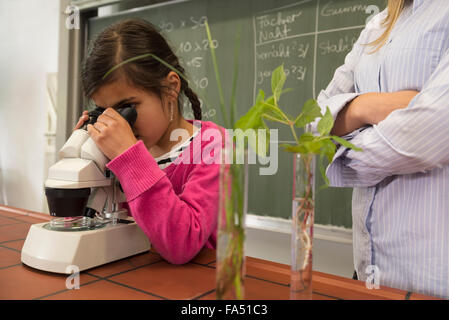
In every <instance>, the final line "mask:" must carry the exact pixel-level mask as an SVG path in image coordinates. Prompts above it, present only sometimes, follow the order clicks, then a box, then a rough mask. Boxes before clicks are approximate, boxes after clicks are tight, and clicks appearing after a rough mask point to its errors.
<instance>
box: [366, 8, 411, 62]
mask: <svg viewBox="0 0 449 320" xmlns="http://www.w3.org/2000/svg"><path fill="white" fill-rule="evenodd" d="M406 1H408V0H388V15H387V16H386V17H385V19H384V21H382V25H383V26H385V27H386V28H385V31H384V33H382V35H381V36H380V37H379V38H378V39H376V40H374V41H372V42H370V43H368V44H367V45H368V46H371V47H374V50H373V51H372V52H371V53H374V52H376V51H377V50H379V49H380V48H382V47H383V45H384V44H385V42H386V41H387V40H388V37H389V35H390V33H391V30H393V27H394V25H395V24H396V21H397V20H398V18H399V16H400V15H401V12H402V10H403V9H404V4H405V2H406Z"/></svg>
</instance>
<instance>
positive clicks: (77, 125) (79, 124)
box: [73, 111, 89, 130]
mask: <svg viewBox="0 0 449 320" xmlns="http://www.w3.org/2000/svg"><path fill="white" fill-rule="evenodd" d="M87 120H89V115H88V112H87V111H84V112H83V115H82V116H81V117H80V118H79V120H78V123H77V124H76V126H75V129H73V130H77V129H79V128H81V127H82V126H83V124H84V122H85V121H87Z"/></svg>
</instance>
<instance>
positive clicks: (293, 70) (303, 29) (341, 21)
mask: <svg viewBox="0 0 449 320" xmlns="http://www.w3.org/2000/svg"><path fill="white" fill-rule="evenodd" d="M384 8H385V1H384V0H338V1H336V0H335V1H332V0H306V1H299V2H297V1H296V2H295V1H291V0H244V1H242V0H226V1H223V0H190V1H175V2H167V3H163V4H159V5H153V6H148V7H142V8H139V9H137V10H136V9H134V10H129V11H123V12H120V13H118V14H114V15H111V16H107V17H96V18H91V19H90V20H89V21H88V27H89V33H88V40H92V39H93V38H94V37H95V35H96V34H98V33H99V32H100V31H101V30H102V29H103V28H104V27H106V26H108V25H110V24H112V23H114V22H116V21H119V20H121V19H124V18H130V17H139V18H144V19H146V20H148V21H150V22H151V23H153V24H154V25H156V26H158V27H159V28H160V29H161V31H162V32H163V34H164V36H165V37H166V38H167V39H168V40H169V42H170V44H171V46H172V47H173V49H174V51H175V52H176V54H177V55H178V57H180V58H181V61H182V63H183V65H184V67H185V68H186V72H187V75H188V77H189V78H190V80H191V82H192V83H193V87H196V89H195V90H196V91H198V92H199V93H201V94H202V95H203V96H205V97H206V99H205V100H203V106H202V108H203V120H210V121H214V122H216V123H218V124H220V125H223V120H222V118H221V114H220V111H219V110H220V109H219V105H218V101H219V98H218V91H217V85H216V81H215V76H214V71H213V66H212V61H211V59H210V51H209V43H208V41H207V35H206V30H205V27H204V22H205V21H206V20H207V21H208V23H209V25H210V28H211V32H212V36H213V45H214V47H215V48H216V52H217V58H218V65H219V68H220V70H221V81H222V84H223V87H224V94H225V97H226V98H227V101H226V102H227V103H229V98H228V97H230V94H231V88H232V77H233V66H234V48H235V39H236V34H237V33H238V31H239V30H241V31H240V32H241V33H240V34H241V36H240V37H241V40H240V57H239V78H238V89H237V108H238V116H241V115H243V114H244V113H245V112H246V111H247V110H248V109H249V108H250V107H251V106H252V105H253V103H254V101H255V97H256V95H257V92H258V91H259V89H263V90H265V92H270V77H271V71H272V70H274V69H275V68H276V67H277V66H279V65H280V64H282V63H283V64H284V68H285V70H286V73H287V81H286V84H285V87H286V88H292V89H293V91H291V92H289V93H286V94H285V95H284V96H283V97H282V99H281V106H282V108H283V109H284V110H285V111H286V112H287V113H289V114H291V115H297V114H298V113H299V111H300V108H301V106H302V105H303V103H304V102H305V101H306V100H308V99H310V98H317V96H318V94H319V93H320V90H322V89H325V88H326V86H327V85H328V83H329V82H330V80H331V79H332V77H333V74H334V72H335V70H336V68H337V67H338V66H340V65H341V64H342V63H343V62H344V58H345V56H346V54H347V53H348V52H349V51H350V50H351V48H352V46H353V44H354V42H355V41H356V40H357V38H358V36H359V34H360V32H361V30H362V29H363V27H364V26H365V25H366V23H367V21H369V19H370V18H371V17H372V16H374V15H375V14H376V13H378V12H380V11H382V10H383V9H384ZM186 100H187V99H186ZM184 116H185V117H186V118H189V119H192V118H193V114H192V112H191V108H190V105H189V104H188V103H187V102H186V105H185V106H184ZM269 126H270V128H273V129H274V128H278V129H279V138H278V139H279V141H282V142H285V141H292V140H293V138H292V136H291V132H290V130H289V129H288V128H286V127H285V126H282V125H281V126H277V125H275V124H274V123H271V122H270V123H269ZM259 166H260V165H259V164H255V165H251V166H250V171H249V191H250V192H249V198H248V213H250V214H256V215H262V216H272V217H281V218H290V217H291V206H292V173H293V157H292V155H291V154H290V153H284V152H283V151H281V150H279V166H278V171H277V174H275V175H271V176H261V175H259ZM323 184H324V182H323V180H322V178H321V176H320V174H319V172H318V171H317V173H316V189H317V191H318V189H319V187H320V186H322V185H323ZM351 197H352V189H350V188H328V189H323V190H321V191H318V192H317V194H316V196H315V199H316V213H315V221H316V223H320V224H330V225H334V226H343V227H349V228H350V227H351V225H352V219H351Z"/></svg>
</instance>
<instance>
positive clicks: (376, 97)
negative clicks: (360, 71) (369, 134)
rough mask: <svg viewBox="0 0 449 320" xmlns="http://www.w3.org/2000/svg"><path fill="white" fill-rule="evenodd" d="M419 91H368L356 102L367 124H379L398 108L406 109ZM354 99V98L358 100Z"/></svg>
mask: <svg viewBox="0 0 449 320" xmlns="http://www.w3.org/2000/svg"><path fill="white" fill-rule="evenodd" d="M418 93H419V92H418V91H413V90H404V91H397V92H391V93H367V94H364V95H361V96H359V97H357V98H356V99H358V98H360V99H359V100H358V101H357V102H356V104H358V106H356V108H358V111H357V113H358V115H359V117H360V119H361V121H362V122H364V123H365V124H370V125H374V124H378V123H379V122H381V121H382V120H384V119H385V118H386V117H388V115H389V114H390V113H392V112H393V111H394V110H396V109H404V108H406V107H407V106H408V105H409V104H410V101H411V100H412V99H413V98H414V97H415V96H416V95H417V94H418ZM356 99H354V100H356Z"/></svg>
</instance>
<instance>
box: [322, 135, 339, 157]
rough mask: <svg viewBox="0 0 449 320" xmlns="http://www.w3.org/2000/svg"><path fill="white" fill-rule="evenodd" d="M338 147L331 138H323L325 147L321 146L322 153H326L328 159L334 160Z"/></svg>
mask: <svg viewBox="0 0 449 320" xmlns="http://www.w3.org/2000/svg"><path fill="white" fill-rule="evenodd" d="M336 149H337V147H336V146H335V144H334V143H333V142H332V141H331V139H326V140H323V147H322V148H321V155H325V156H326V157H327V160H328V161H329V162H332V159H333V158H334V155H335V151H336Z"/></svg>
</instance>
